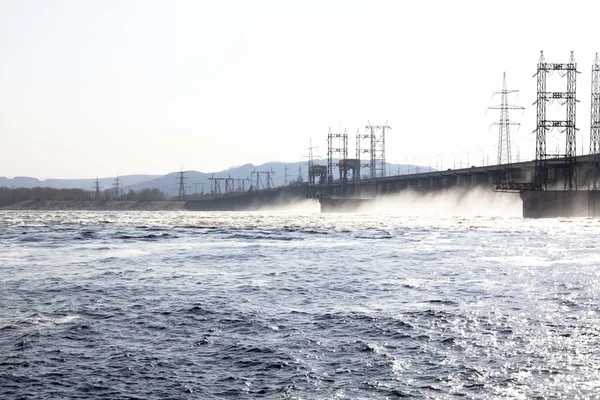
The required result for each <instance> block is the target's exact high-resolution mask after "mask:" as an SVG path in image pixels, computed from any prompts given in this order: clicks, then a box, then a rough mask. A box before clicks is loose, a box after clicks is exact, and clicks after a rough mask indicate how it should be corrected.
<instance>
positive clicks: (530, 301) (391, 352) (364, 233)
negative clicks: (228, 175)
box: [0, 212, 600, 399]
mask: <svg viewBox="0 0 600 400" xmlns="http://www.w3.org/2000/svg"><path fill="white" fill-rule="evenodd" d="M599 233H600V222H599V221H597V220H590V219H573V220H539V221H535V220H523V219H520V218H483V217H473V218H438V217H435V216H431V217H427V218H424V217H423V218H418V217H406V216H394V215H350V214H339V215H336V214H328V215H321V214H317V213H305V214H302V213H287V212H278V213H277V212H271V213H269V212H257V213H200V212H199V213H185V212H172V213H142V212H139V213H134V212H131V213H129V212H120V213H110V212H93V213H92V212H87V213H86V212H52V213H43V212H39V213H34V212H0V280H1V283H0V289H1V291H0V398H35V399H54V398H156V399H166V398H173V399H186V398H191V399H192V398H197V399H210V398H275V399H277V398H282V399H286V398H290V399H292V398H302V399H316V398H353V399H354V398H377V399H379V398H397V397H408V398H453V397H460V396H462V397H464V398H491V397H496V398H498V397H500V398H502V397H505V398H535V397H538V398H552V397H557V398H571V399H574V398H594V397H596V398H597V396H598V395H597V393H599V392H600V350H599V349H600V346H599V345H600V343H599V342H600V314H599V311H600V301H599V293H600V272H599V271H600V270H599V266H598V264H599V260H600V254H599V252H598V248H599V247H600V246H599V245H600V243H599V242H600V235H599Z"/></svg>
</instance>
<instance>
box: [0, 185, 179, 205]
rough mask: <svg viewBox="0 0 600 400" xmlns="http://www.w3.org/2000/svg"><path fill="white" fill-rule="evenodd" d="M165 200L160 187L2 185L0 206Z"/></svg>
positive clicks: (165, 197) (0, 188)
mask: <svg viewBox="0 0 600 400" xmlns="http://www.w3.org/2000/svg"><path fill="white" fill-rule="evenodd" d="M28 200H34V201H90V200H92V201H165V200H168V199H167V196H166V195H165V194H164V193H163V192H161V191H160V190H159V189H142V190H139V191H134V190H129V191H123V192H120V193H117V192H116V191H115V190H111V189H106V190H103V191H100V192H99V193H96V192H90V191H89V190H83V189H54V188H47V187H34V188H7V187H0V207H6V206H10V205H12V204H17V203H21V202H23V201H28Z"/></svg>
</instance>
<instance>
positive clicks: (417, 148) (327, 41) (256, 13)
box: [0, 0, 600, 178]
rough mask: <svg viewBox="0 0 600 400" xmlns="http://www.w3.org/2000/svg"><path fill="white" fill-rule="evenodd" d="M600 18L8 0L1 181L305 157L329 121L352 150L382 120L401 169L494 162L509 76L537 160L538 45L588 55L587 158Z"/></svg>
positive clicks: (317, 4)
mask: <svg viewBox="0 0 600 400" xmlns="http://www.w3.org/2000/svg"><path fill="white" fill-rule="evenodd" d="M598 15H600V5H599V3H597V2H594V1H589V0H588V1H569V2H566V1H561V2H554V1H522V0H521V1H496V2H486V1H473V2H466V1H410V2H409V1H399V0H398V1H377V0H369V1H367V0H365V1H350V0H340V1H327V0H319V1H307V0H303V1H300V0H298V1H284V0H279V1H258V0H252V1H227V0H214V1H200V0H197V1H177V0H171V1H167V0H165V1H153V0H143V1H127V0H121V1H111V0H102V1H91V0H90V1H84V0H73V1H58V0H57V1H52V0H39V1H31V0H0V176H17V175H18V176H22V175H27V176H35V177H39V178H94V177H96V176H100V177H104V176H114V175H116V174H120V175H125V174H137V173H149V174H163V173H168V172H171V171H175V170H179V168H180V167H181V166H183V168H184V169H186V170H200V171H203V172H212V171H217V170H222V169H225V168H227V167H230V166H233V165H240V164H244V163H248V162H251V163H254V164H258V163H262V162H266V161H288V162H295V161H300V160H302V156H303V155H306V154H307V151H306V150H305V149H306V148H307V147H308V144H309V139H310V138H312V140H313V145H315V146H318V147H319V150H318V151H317V152H316V153H318V154H319V155H321V156H323V157H325V156H326V152H327V146H326V138H327V131H328V129H329V127H331V128H332V129H334V130H335V131H337V130H338V127H341V129H342V130H343V129H344V128H345V127H347V128H348V132H349V133H350V134H351V135H350V140H349V142H350V155H353V154H354V151H355V150H354V143H355V140H354V134H355V133H356V130H357V128H360V129H361V131H364V126H365V125H366V124H367V122H368V121H370V122H371V123H373V124H383V123H385V122H386V121H388V124H389V125H390V126H391V127H392V130H391V131H390V132H389V134H388V136H387V148H386V151H387V160H388V161H389V162H409V163H416V162H417V160H418V161H419V163H420V164H421V165H428V164H429V162H430V161H429V160H428V159H427V158H426V157H430V159H431V165H432V166H433V167H435V166H436V164H438V163H439V162H440V157H438V156H437V155H438V154H439V155H440V156H441V157H442V159H443V167H444V168H448V167H452V164H453V162H454V159H456V164H457V165H456V166H457V167H458V164H459V162H461V163H462V164H463V166H466V164H467V161H466V159H467V153H468V154H469V155H468V157H469V158H470V164H472V165H480V164H481V158H482V155H486V157H487V154H489V159H490V162H492V161H493V160H495V159H496V151H497V150H496V149H495V148H494V147H493V146H494V145H495V144H497V141H498V132H497V129H496V128H495V127H494V128H492V129H490V124H491V123H492V122H494V121H495V120H496V119H497V118H498V115H497V113H496V112H493V111H489V112H487V113H486V108H487V107H488V106H490V105H494V104H497V103H499V102H500V99H499V98H492V92H494V91H497V90H500V89H501V85H502V72H503V71H506V73H507V78H508V85H509V87H510V88H512V89H519V90H520V93H519V95H518V96H517V97H513V98H511V101H512V102H513V103H516V104H519V105H522V106H525V107H526V110H525V112H524V113H521V112H519V113H515V114H513V115H512V119H514V120H516V121H520V122H521V123H522V126H521V129H520V130H519V131H516V130H513V131H512V138H513V142H514V143H515V146H514V147H513V158H516V153H517V147H518V149H519V150H520V154H521V158H522V159H523V158H532V157H533V154H534V149H535V147H534V141H533V139H534V135H533V134H532V133H531V132H532V130H533V129H534V128H535V107H534V106H533V105H532V103H533V102H534V101H535V97H536V82H535V79H534V78H533V77H532V75H533V74H534V73H535V72H536V64H537V61H538V58H539V52H540V50H544V53H545V55H546V60H547V61H548V62H567V60H568V58H569V51H570V50H574V51H575V57H576V60H577V62H578V68H579V70H580V71H581V74H580V75H578V98H579V100H581V102H580V103H578V105H577V111H578V114H577V116H578V118H577V126H578V127H579V128H580V131H579V133H580V135H578V138H577V141H578V143H577V147H578V154H579V152H580V149H581V137H583V144H584V147H585V152H586V153H587V151H588V147H589V144H588V143H589V118H590V112H589V107H590V100H589V98H590V75H591V74H590V70H591V63H592V60H593V58H594V54H595V52H596V51H600V36H599V35H598ZM593 28H595V31H594V29H593ZM557 84H558V83H557ZM554 136H555V137H552V136H550V137H549V139H548V147H549V148H551V147H552V148H554V147H555V146H556V143H558V142H560V144H561V147H564V146H563V145H562V144H563V142H564V135H561V134H559V133H554Z"/></svg>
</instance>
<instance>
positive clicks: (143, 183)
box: [0, 159, 433, 195]
mask: <svg viewBox="0 0 600 400" xmlns="http://www.w3.org/2000/svg"><path fill="white" fill-rule="evenodd" d="M314 163H315V164H320V165H327V160H326V159H321V160H315V161H314ZM286 169H287V182H291V181H294V180H296V179H298V176H299V175H301V176H302V179H303V181H306V180H307V172H308V165H307V162H306V161H300V162H295V163H282V162H275V161H273V162H268V163H265V164H260V165H253V164H244V165H240V166H236V167H231V168H229V169H226V170H224V171H219V172H214V173H213V172H211V173H206V172H199V171H184V176H185V184H186V192H187V193H189V194H192V193H196V192H197V193H201V192H202V185H201V184H202V183H204V193H209V192H210V186H211V181H210V178H211V177H215V178H229V177H231V178H235V179H250V180H251V181H246V182H245V184H244V185H245V188H246V189H248V188H249V187H250V185H253V186H256V177H257V175H256V174H253V173H252V172H253V171H258V172H265V171H273V174H272V178H271V179H272V181H273V182H272V186H282V185H283V184H284V183H285V181H286ZM419 169H420V171H426V170H427V167H419ZM432 170H433V169H432ZM387 171H388V175H398V174H406V173H409V172H410V173H414V172H416V167H415V166H414V165H410V164H387ZM259 176H260V182H259V186H260V188H263V187H266V186H267V183H266V175H265V174H261V175H259ZM337 178H338V176H337V173H334V179H337ZM98 180H99V181H100V185H101V187H102V189H110V188H112V187H113V184H114V182H115V178H114V177H109V178H99V179H98ZM119 180H120V184H121V187H122V188H123V189H124V190H129V189H133V190H140V189H159V190H160V191H162V192H164V193H166V194H167V195H173V194H176V193H177V192H178V190H179V172H171V173H169V174H167V175H162V176H161V175H123V176H119ZM95 181H96V179H45V180H39V179H37V178H30V177H26V176H18V177H14V178H12V179H8V178H5V177H0V187H3V186H4V187H14V188H17V187H24V188H32V187H50V188H55V189H84V190H93V188H94V182H95ZM194 184H195V185H194ZM236 185H237V184H236ZM221 189H222V190H223V191H224V190H225V183H224V182H222V183H221Z"/></svg>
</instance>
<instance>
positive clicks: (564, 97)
mask: <svg viewBox="0 0 600 400" xmlns="http://www.w3.org/2000/svg"><path fill="white" fill-rule="evenodd" d="M556 71H557V72H558V73H559V74H560V76H561V77H566V78H567V90H566V91H564V92H548V91H547V89H546V79H547V76H548V74H550V73H553V72H556ZM577 73H578V71H577V63H575V56H574V54H573V52H571V56H570V57H569V62H568V63H562V64H556V63H547V62H546V61H545V58H544V52H543V51H542V52H541V55H540V59H539V61H538V68H537V73H536V74H535V75H534V76H537V100H536V103H535V104H537V127H536V130H535V132H536V145H535V180H534V183H535V188H536V189H541V190H545V189H547V188H548V159H549V158H550V157H555V158H560V157H563V158H564V163H565V183H564V189H565V190H577V169H576V166H575V157H576V148H577V147H576V136H577V128H576V125H575V104H576V102H577V99H576V97H575V95H576V74H577ZM554 101H558V102H560V104H561V105H564V106H566V116H565V117H566V118H565V119H564V120H548V119H547V118H546V111H547V104H548V103H549V102H554ZM554 128H556V129H559V130H560V131H561V132H564V133H565V153H564V154H560V152H558V154H553V155H549V154H548V153H547V151H546V134H547V132H548V131H549V130H551V129H554Z"/></svg>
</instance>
